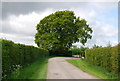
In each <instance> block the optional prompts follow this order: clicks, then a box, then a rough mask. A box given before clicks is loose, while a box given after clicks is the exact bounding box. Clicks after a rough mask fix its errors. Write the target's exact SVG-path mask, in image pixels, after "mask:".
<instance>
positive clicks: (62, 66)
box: [47, 57, 97, 79]
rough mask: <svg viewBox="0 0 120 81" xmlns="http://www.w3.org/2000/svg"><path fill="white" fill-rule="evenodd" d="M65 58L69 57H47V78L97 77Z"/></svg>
mask: <svg viewBox="0 0 120 81" xmlns="http://www.w3.org/2000/svg"><path fill="white" fill-rule="evenodd" d="M65 59H71V58H70V57H55V58H51V59H49V62H48V73H47V74H48V75H47V79H97V78H96V77H94V76H92V75H90V74H88V73H86V72H83V71H82V70H80V69H78V68H77V67H75V66H73V65H72V64H70V63H68V62H67V61H65Z"/></svg>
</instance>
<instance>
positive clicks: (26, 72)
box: [8, 58, 48, 79]
mask: <svg viewBox="0 0 120 81" xmlns="http://www.w3.org/2000/svg"><path fill="white" fill-rule="evenodd" d="M47 63H48V58H46V59H40V60H38V61H36V62H34V63H32V64H30V65H28V66H26V67H24V68H22V69H20V70H18V71H16V72H13V73H12V74H11V75H10V76H8V79H46V75H47Z"/></svg>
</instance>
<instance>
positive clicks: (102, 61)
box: [85, 45, 120, 74]
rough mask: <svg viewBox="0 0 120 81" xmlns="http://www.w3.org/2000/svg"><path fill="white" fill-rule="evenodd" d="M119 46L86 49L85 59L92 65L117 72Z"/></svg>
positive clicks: (119, 53)
mask: <svg viewBox="0 0 120 81" xmlns="http://www.w3.org/2000/svg"><path fill="white" fill-rule="evenodd" d="M119 48H120V45H119V46H115V47H104V48H96V49H89V50H86V53H85V57H86V58H85V59H86V60H87V61H89V62H91V63H93V64H94V65H97V66H100V67H102V68H105V69H106V70H107V71H109V72H112V73H115V74H119V73H120V68H119V66H120V65H119V62H120V59H119V58H118V56H119V57H120V52H118V49H119Z"/></svg>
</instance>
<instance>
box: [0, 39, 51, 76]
mask: <svg viewBox="0 0 120 81" xmlns="http://www.w3.org/2000/svg"><path fill="white" fill-rule="evenodd" d="M48 56H49V52H48V51H47V50H45V49H41V48H37V47H34V46H28V45H23V44H15V43H14V42H12V41H8V40H4V39H2V71H3V72H2V76H3V78H5V77H6V76H7V75H9V74H11V73H12V72H14V71H15V70H17V69H18V68H19V67H24V66H26V65H29V64H31V63H32V62H34V61H37V60H39V59H44V58H46V57H48Z"/></svg>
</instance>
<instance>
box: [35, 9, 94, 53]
mask: <svg viewBox="0 0 120 81" xmlns="http://www.w3.org/2000/svg"><path fill="white" fill-rule="evenodd" d="M36 30H37V33H36V35H35V43H36V44H37V45H38V46H39V47H41V48H45V49H48V50H49V51H52V52H57V53H58V52H59V53H63V52H64V53H65V51H68V49H69V48H70V47H71V46H72V43H76V42H81V43H82V44H83V45H85V43H86V42H87V39H91V38H92V36H91V33H92V29H91V28H90V27H89V25H88V24H87V21H86V20H85V19H80V18H79V17H76V16H75V14H74V12H73V11H68V10H65V11H57V12H55V13H52V14H50V15H48V16H46V17H44V18H43V19H42V20H40V22H39V23H38V24H37V27H36Z"/></svg>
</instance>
